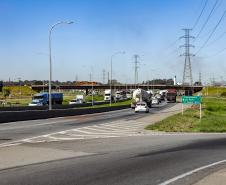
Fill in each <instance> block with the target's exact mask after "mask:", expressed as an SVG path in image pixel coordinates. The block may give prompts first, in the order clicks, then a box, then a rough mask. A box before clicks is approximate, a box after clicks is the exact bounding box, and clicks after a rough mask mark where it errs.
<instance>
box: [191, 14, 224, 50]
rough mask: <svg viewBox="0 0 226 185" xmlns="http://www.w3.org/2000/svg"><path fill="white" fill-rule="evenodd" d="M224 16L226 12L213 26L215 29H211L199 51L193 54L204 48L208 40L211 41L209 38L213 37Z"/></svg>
mask: <svg viewBox="0 0 226 185" xmlns="http://www.w3.org/2000/svg"><path fill="white" fill-rule="evenodd" d="M225 14H226V10H225V11H224V13H223V15H222V16H221V18H220V20H219V21H218V23H217V24H216V25H215V27H214V28H213V30H212V32H211V33H210V35H209V37H208V38H207V39H206V41H205V42H204V43H203V45H202V46H201V47H200V48H199V50H198V51H197V52H196V53H195V54H197V53H199V52H200V51H201V50H202V49H203V48H204V47H205V46H206V44H207V43H208V42H209V40H210V39H211V37H212V36H213V34H214V33H215V31H216V29H217V28H218V26H219V25H220V23H221V22H222V20H223V19H224V17H225Z"/></svg>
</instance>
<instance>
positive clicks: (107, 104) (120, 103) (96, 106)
mask: <svg viewBox="0 0 226 185" xmlns="http://www.w3.org/2000/svg"><path fill="white" fill-rule="evenodd" d="M130 104H131V100H126V101H122V102H116V103H113V102H112V104H111V106H112V107H115V106H121V105H130ZM100 107H110V103H109V102H108V103H105V104H102V105H94V106H87V107H81V109H86V108H100Z"/></svg>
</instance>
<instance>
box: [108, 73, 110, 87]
mask: <svg viewBox="0 0 226 185" xmlns="http://www.w3.org/2000/svg"><path fill="white" fill-rule="evenodd" d="M109 83H110V74H109V72H108V84H109Z"/></svg>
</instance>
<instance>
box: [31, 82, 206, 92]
mask: <svg viewBox="0 0 226 185" xmlns="http://www.w3.org/2000/svg"><path fill="white" fill-rule="evenodd" d="M31 88H32V89H33V90H35V91H39V92H40V91H43V90H45V91H47V90H48V88H49V86H48V85H44V86H43V85H33V86H32V87H31ZM92 88H93V89H94V90H104V89H110V85H108V84H107V85H93V86H92V85H59V86H56V85H53V86H52V89H53V90H86V92H87V93H88V91H89V90H91V89H92ZM137 88H142V89H145V90H148V89H160V90H163V89H177V90H184V91H185V92H186V91H187V92H194V93H195V92H199V91H201V90H202V88H203V86H187V85H185V86H182V85H145V84H125V85H112V89H117V90H125V89H137Z"/></svg>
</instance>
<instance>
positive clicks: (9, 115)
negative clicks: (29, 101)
mask: <svg viewBox="0 0 226 185" xmlns="http://www.w3.org/2000/svg"><path fill="white" fill-rule="evenodd" d="M129 107H130V105H121V106H112V107H96V108H95V107H94V108H82V109H56V110H51V111H49V110H28V111H10V112H8V111H3V112H0V123H7V122H15V121H28V120H37V119H48V118H55V117H65V116H76V115H84V114H94V113H101V112H108V111H114V110H121V109H126V108H129Z"/></svg>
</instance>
